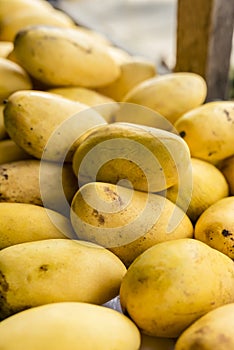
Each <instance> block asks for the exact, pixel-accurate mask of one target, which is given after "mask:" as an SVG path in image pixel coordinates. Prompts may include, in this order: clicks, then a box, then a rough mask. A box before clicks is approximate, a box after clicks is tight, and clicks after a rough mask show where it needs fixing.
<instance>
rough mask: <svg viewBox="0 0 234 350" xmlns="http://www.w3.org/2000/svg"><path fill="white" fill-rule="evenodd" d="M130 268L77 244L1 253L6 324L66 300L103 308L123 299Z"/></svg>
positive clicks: (31, 245)
mask: <svg viewBox="0 0 234 350" xmlns="http://www.w3.org/2000/svg"><path fill="white" fill-rule="evenodd" d="M125 272H126V268H125V266H124V265H123V263H122V262H121V261H120V260H119V259H118V258H117V257H116V256H115V255H114V254H113V253H111V252H109V251H108V250H107V249H104V248H103V247H100V246H98V245H95V244H91V243H87V242H83V241H77V240H71V239H63V238H61V239H46V240H42V241H35V242H26V243H20V244H16V245H13V246H11V247H8V248H4V249H2V250H1V251H0V282H1V283H0V319H4V318H6V317H8V316H10V315H13V314H15V313H17V312H19V311H22V310H25V309H28V308H30V307H34V306H39V305H44V304H49V303H53V302H62V301H79V302H90V303H93V304H103V303H105V302H107V301H108V300H110V299H112V298H114V297H115V296H117V295H118V292H119V287H120V283H121V280H122V278H123V275H124V274H125Z"/></svg>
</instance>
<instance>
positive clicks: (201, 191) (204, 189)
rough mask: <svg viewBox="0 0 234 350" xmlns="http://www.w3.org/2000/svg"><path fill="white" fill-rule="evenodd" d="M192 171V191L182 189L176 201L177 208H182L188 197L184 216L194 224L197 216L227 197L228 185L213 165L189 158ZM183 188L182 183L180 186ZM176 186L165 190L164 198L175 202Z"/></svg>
mask: <svg viewBox="0 0 234 350" xmlns="http://www.w3.org/2000/svg"><path fill="white" fill-rule="evenodd" d="M191 167H192V168H191V169H192V184H191V186H192V191H191V192H190V193H188V190H186V188H184V190H183V191H182V192H181V197H180V198H179V200H178V206H180V205H181V206H183V202H186V200H187V199H188V197H187V196H189V195H190V197H191V198H190V202H189V206H188V209H187V211H186V214H187V215H188V217H189V218H190V220H191V221H192V222H193V223H195V222H196V221H197V219H198V218H199V216H200V215H201V214H202V213H203V212H204V210H206V209H207V208H208V207H209V206H210V205H212V204H213V203H215V202H216V201H218V200H220V199H221V198H224V197H227V196H228V195H229V187H228V183H227V181H226V179H225V177H224V175H223V174H222V172H221V171H220V170H219V169H218V168H217V167H216V166H215V165H213V164H211V163H209V162H207V161H205V160H202V159H198V158H193V157H191ZM181 186H183V183H182V184H181ZM177 195H178V185H175V186H172V187H170V188H169V189H168V190H167V193H166V197H167V198H168V199H170V200H171V201H172V202H175V201H176V200H177Z"/></svg>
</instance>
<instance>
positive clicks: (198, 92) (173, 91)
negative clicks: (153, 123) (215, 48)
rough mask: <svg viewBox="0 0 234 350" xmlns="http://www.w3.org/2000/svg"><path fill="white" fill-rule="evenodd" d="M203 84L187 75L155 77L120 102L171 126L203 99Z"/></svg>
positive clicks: (188, 73)
mask: <svg viewBox="0 0 234 350" xmlns="http://www.w3.org/2000/svg"><path fill="white" fill-rule="evenodd" d="M206 93H207V86H206V82H205V80H204V79H203V78H202V77H201V76H200V75H198V74H195V73H190V72H179V73H170V74H164V75H157V76H156V77H153V78H150V79H146V80H144V81H143V82H141V83H140V84H138V85H136V86H135V87H134V88H133V89H131V90H130V91H129V92H128V93H127V94H126V95H125V96H124V98H123V99H122V101H123V102H129V103H137V104H140V105H142V106H145V107H148V108H151V109H153V110H154V111H156V112H158V113H160V114H161V115H162V116H164V117H165V118H166V119H168V120H169V121H170V122H171V123H172V124H174V123H175V121H176V120H177V119H178V118H179V117H180V116H181V115H182V114H184V113H185V112H187V111H189V110H191V109H193V108H195V107H197V106H200V105H201V104H202V103H203V102H204V101H205V98H206Z"/></svg>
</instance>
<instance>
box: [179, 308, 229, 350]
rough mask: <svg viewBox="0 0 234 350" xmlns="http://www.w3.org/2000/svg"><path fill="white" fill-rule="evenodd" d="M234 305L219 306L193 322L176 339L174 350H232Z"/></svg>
mask: <svg viewBox="0 0 234 350" xmlns="http://www.w3.org/2000/svg"><path fill="white" fill-rule="evenodd" d="M233 328H234V304H233V303H230V304H228V305H224V306H220V307H218V308H217V309H215V310H212V311H210V312H208V313H207V314H205V315H204V316H202V317H201V318H200V319H198V320H197V321H196V322H194V323H193V324H192V325H191V326H190V327H188V328H187V329H186V330H185V331H184V332H183V333H182V334H181V335H180V337H179V338H178V339H177V341H176V344H175V350H193V349H197V350H202V349H206V350H213V349H219V350H227V349H233V348H234V336H233Z"/></svg>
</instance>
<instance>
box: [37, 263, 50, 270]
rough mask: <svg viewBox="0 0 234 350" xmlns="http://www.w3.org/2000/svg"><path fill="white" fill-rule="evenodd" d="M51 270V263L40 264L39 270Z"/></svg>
mask: <svg viewBox="0 0 234 350" xmlns="http://www.w3.org/2000/svg"><path fill="white" fill-rule="evenodd" d="M48 270H49V265H47V264H43V265H41V266H39V271H45V272H46V271H48Z"/></svg>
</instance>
